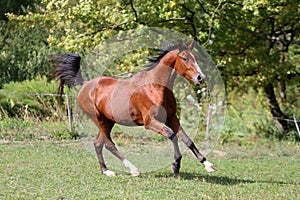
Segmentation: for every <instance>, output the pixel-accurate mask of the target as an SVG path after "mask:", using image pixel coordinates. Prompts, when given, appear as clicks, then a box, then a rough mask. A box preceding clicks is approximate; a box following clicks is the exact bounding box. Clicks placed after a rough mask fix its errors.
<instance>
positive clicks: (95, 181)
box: [0, 140, 300, 199]
mask: <svg viewBox="0 0 300 200" xmlns="http://www.w3.org/2000/svg"><path fill="white" fill-rule="evenodd" d="M216 148H217V150H218V151H221V152H223V153H224V154H222V155H221V156H220V155H219V154H211V155H209V157H210V160H211V161H212V162H214V164H215V165H216V166H217V168H218V170H219V171H217V172H216V173H213V174H207V173H206V172H205V171H204V169H203V167H202V166H201V165H200V164H199V163H198V162H197V160H196V159H194V157H192V156H190V155H185V156H184V158H183V160H182V170H181V174H180V176H179V177H173V175H172V174H171V173H170V169H169V166H168V167H165V168H163V169H161V170H158V171H153V172H149V173H144V174H142V175H141V176H140V177H131V176H130V175H129V174H127V173H126V172H119V173H118V176H117V177H113V178H109V177H106V176H103V175H102V174H101V173H100V170H99V166H98V162H97V159H96V158H95V157H94V156H93V155H92V154H90V153H89V152H88V151H87V150H86V149H85V148H84V147H83V146H82V144H81V143H80V141H72V140H71V141H67V142H54V141H51V142H50V141H48V142H46V141H43V142H41V141H34V142H28V141H24V142H8V143H7V142H4V141H3V142H2V144H1V145H0V157H1V159H0V191H1V192H0V199H108V198H109V199H299V197H300V195H299V191H300V190H299V189H300V185H299V180H300V176H299V161H300V155H299V145H298V146H297V145H296V144H294V143H291V144H288V143H282V144H280V143H273V144H271V143H261V142H260V143H259V145H253V146H248V147H245V146H242V147H240V146H238V145H236V144H226V145H225V146H218V147H216ZM120 164H121V163H120Z"/></svg>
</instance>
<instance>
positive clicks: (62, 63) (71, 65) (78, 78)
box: [52, 54, 84, 95]
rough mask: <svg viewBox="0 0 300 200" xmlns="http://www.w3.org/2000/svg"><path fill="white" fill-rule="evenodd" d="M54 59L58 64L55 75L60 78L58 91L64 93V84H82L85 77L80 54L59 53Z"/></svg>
mask: <svg viewBox="0 0 300 200" xmlns="http://www.w3.org/2000/svg"><path fill="white" fill-rule="evenodd" d="M52 60H53V61H54V62H55V64H56V65H57V67H56V69H55V72H54V76H55V78H56V80H59V81H60V83H59V87H58V93H59V94H60V95H62V94H63V90H64V86H65V85H67V86H68V87H72V86H75V85H82V84H83V81H84V80H83V78H82V75H81V71H80V60H81V58H80V56H79V55H77V54H57V55H54V56H53V58H52Z"/></svg>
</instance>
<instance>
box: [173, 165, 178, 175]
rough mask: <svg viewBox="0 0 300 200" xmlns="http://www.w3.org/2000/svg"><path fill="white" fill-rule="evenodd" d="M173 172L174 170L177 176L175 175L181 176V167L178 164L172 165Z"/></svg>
mask: <svg viewBox="0 0 300 200" xmlns="http://www.w3.org/2000/svg"><path fill="white" fill-rule="evenodd" d="M171 170H172V172H173V174H175V175H177V174H179V167H178V165H177V164H176V163H172V165H171Z"/></svg>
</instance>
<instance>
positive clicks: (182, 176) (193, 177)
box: [155, 172, 299, 185]
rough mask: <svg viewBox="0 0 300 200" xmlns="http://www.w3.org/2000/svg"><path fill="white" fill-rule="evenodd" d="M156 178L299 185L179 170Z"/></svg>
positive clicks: (214, 182) (227, 183)
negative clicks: (176, 172)
mask: <svg viewBox="0 0 300 200" xmlns="http://www.w3.org/2000/svg"><path fill="white" fill-rule="evenodd" d="M155 177H156V178H172V177H173V178H178V179H183V180H193V181H195V180H198V181H201V182H203V183H212V184H219V185H238V184H249V183H250V184H251V183H268V184H281V185H299V183H298V182H283V181H276V180H269V181H268V180H266V181H263V180H248V179H239V178H230V177H226V176H215V175H213V176H212V175H203V174H195V173H186V172H180V174H179V175H176V176H175V175H174V174H172V173H162V174H157V175H155Z"/></svg>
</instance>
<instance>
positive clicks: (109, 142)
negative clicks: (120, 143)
mask: <svg viewBox="0 0 300 200" xmlns="http://www.w3.org/2000/svg"><path fill="white" fill-rule="evenodd" d="M105 147H106V149H108V150H109V151H110V152H111V153H112V154H113V155H115V156H116V157H117V158H119V160H121V161H122V162H123V164H124V166H125V167H127V168H129V169H130V173H131V175H132V176H139V175H140V172H139V170H138V168H136V167H135V166H134V165H133V164H132V163H131V162H130V161H129V160H127V159H125V158H124V157H123V156H122V155H121V153H120V152H119V151H118V149H117V147H116V146H115V144H114V143H113V142H112V140H111V138H110V137H109V139H108V140H107V141H106V144H105Z"/></svg>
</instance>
